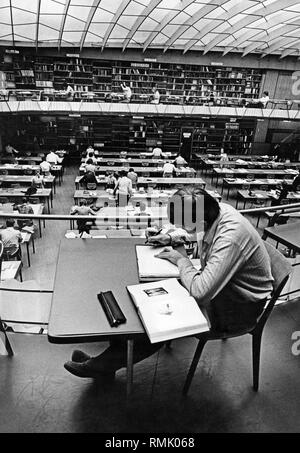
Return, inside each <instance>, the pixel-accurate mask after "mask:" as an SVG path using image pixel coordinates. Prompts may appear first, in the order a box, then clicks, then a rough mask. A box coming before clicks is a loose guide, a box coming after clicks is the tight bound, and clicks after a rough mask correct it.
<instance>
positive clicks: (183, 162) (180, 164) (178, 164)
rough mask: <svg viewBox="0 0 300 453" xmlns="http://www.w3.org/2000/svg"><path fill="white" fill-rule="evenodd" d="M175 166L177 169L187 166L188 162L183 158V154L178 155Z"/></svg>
mask: <svg viewBox="0 0 300 453" xmlns="http://www.w3.org/2000/svg"><path fill="white" fill-rule="evenodd" d="M174 165H175V166H176V167H177V168H181V167H184V166H185V165H187V161H186V160H185V159H184V157H182V156H181V154H177V156H176V158H175V160H174Z"/></svg>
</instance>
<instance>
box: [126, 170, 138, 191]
mask: <svg viewBox="0 0 300 453" xmlns="http://www.w3.org/2000/svg"><path fill="white" fill-rule="evenodd" d="M127 177H128V178H129V179H131V182H132V187H136V185H137V180H138V174H137V173H136V172H135V171H134V168H129V171H128V173H127Z"/></svg>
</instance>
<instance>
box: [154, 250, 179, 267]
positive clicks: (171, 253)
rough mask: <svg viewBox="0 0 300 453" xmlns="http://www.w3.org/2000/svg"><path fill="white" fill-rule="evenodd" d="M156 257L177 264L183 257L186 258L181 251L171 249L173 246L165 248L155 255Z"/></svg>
mask: <svg viewBox="0 0 300 453" xmlns="http://www.w3.org/2000/svg"><path fill="white" fill-rule="evenodd" d="M155 256H156V258H161V259H163V260H168V261H170V262H171V263H173V264H175V265H176V266H177V263H178V261H179V260H180V259H181V258H184V257H183V255H181V253H179V252H178V251H177V250H174V249H171V248H165V249H163V250H162V251H161V252H160V253H158V254H157V255H155Z"/></svg>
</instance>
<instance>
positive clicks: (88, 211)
mask: <svg viewBox="0 0 300 453" xmlns="http://www.w3.org/2000/svg"><path fill="white" fill-rule="evenodd" d="M70 214H71V215H76V214H77V215H96V211H94V210H93V209H92V208H91V206H88V204H87V201H86V200H81V201H80V203H79V206H73V207H72V208H71V211H70ZM88 223H89V224H90V223H93V224H94V223H95V220H93V221H92V222H91V221H90V220H88V219H78V220H77V229H78V231H79V234H80V233H82V232H84V231H85V232H88V233H89V231H87V229H88V228H87V224H88Z"/></svg>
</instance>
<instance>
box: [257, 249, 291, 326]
mask: <svg viewBox="0 0 300 453" xmlns="http://www.w3.org/2000/svg"><path fill="white" fill-rule="evenodd" d="M264 245H265V247H266V249H267V252H268V255H269V257H270V262H271V273H272V276H273V278H274V282H273V291H272V296H271V299H270V300H269V302H268V304H267V305H266V306H265V309H264V311H263V314H262V315H261V317H260V318H259V321H258V323H257V326H258V327H259V328H262V327H263V326H264V325H265V323H266V321H267V319H268V317H269V315H270V313H271V311H272V309H273V307H274V305H275V302H276V301H277V299H278V297H279V296H280V293H281V291H282V290H283V288H284V287H285V285H286V283H287V281H288V279H289V275H290V273H291V272H292V266H291V265H290V263H289V262H288V260H287V259H286V258H285V257H284V256H283V255H282V254H281V253H280V252H279V251H278V250H277V249H276V248H275V247H273V245H271V244H269V243H268V242H266V241H264Z"/></svg>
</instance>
